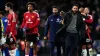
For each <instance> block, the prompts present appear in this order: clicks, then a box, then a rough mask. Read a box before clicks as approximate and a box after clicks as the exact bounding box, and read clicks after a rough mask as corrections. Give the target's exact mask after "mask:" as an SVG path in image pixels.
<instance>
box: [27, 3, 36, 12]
mask: <svg viewBox="0 0 100 56" xmlns="http://www.w3.org/2000/svg"><path fill="white" fill-rule="evenodd" d="M26 7H27V9H28V11H33V10H35V7H36V5H35V3H34V2H28V3H27V5H26Z"/></svg>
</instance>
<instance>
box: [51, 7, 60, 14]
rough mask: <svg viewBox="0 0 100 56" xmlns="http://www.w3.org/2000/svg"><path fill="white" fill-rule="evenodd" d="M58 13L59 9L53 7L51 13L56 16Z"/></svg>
mask: <svg viewBox="0 0 100 56" xmlns="http://www.w3.org/2000/svg"><path fill="white" fill-rule="evenodd" d="M58 11H59V8H58V7H57V6H53V7H52V12H53V13H54V14H57V13H58Z"/></svg>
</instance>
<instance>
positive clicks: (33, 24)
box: [21, 12, 40, 34]
mask: <svg viewBox="0 0 100 56" xmlns="http://www.w3.org/2000/svg"><path fill="white" fill-rule="evenodd" d="M39 23H40V17H39V14H38V13H37V12H32V13H30V12H26V13H24V19H23V23H22V25H21V28H24V27H25V28H30V29H31V31H30V32H29V33H28V34H38V26H39Z"/></svg>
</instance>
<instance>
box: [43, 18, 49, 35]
mask: <svg viewBox="0 0 100 56" xmlns="http://www.w3.org/2000/svg"><path fill="white" fill-rule="evenodd" d="M49 28H50V21H49V18H48V19H47V21H46V23H45V31H44V36H47V34H48V30H49Z"/></svg>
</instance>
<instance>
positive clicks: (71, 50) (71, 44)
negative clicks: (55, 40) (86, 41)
mask: <svg viewBox="0 0 100 56" xmlns="http://www.w3.org/2000/svg"><path fill="white" fill-rule="evenodd" d="M78 42H79V35H78V33H66V38H65V56H77V47H78Z"/></svg>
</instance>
